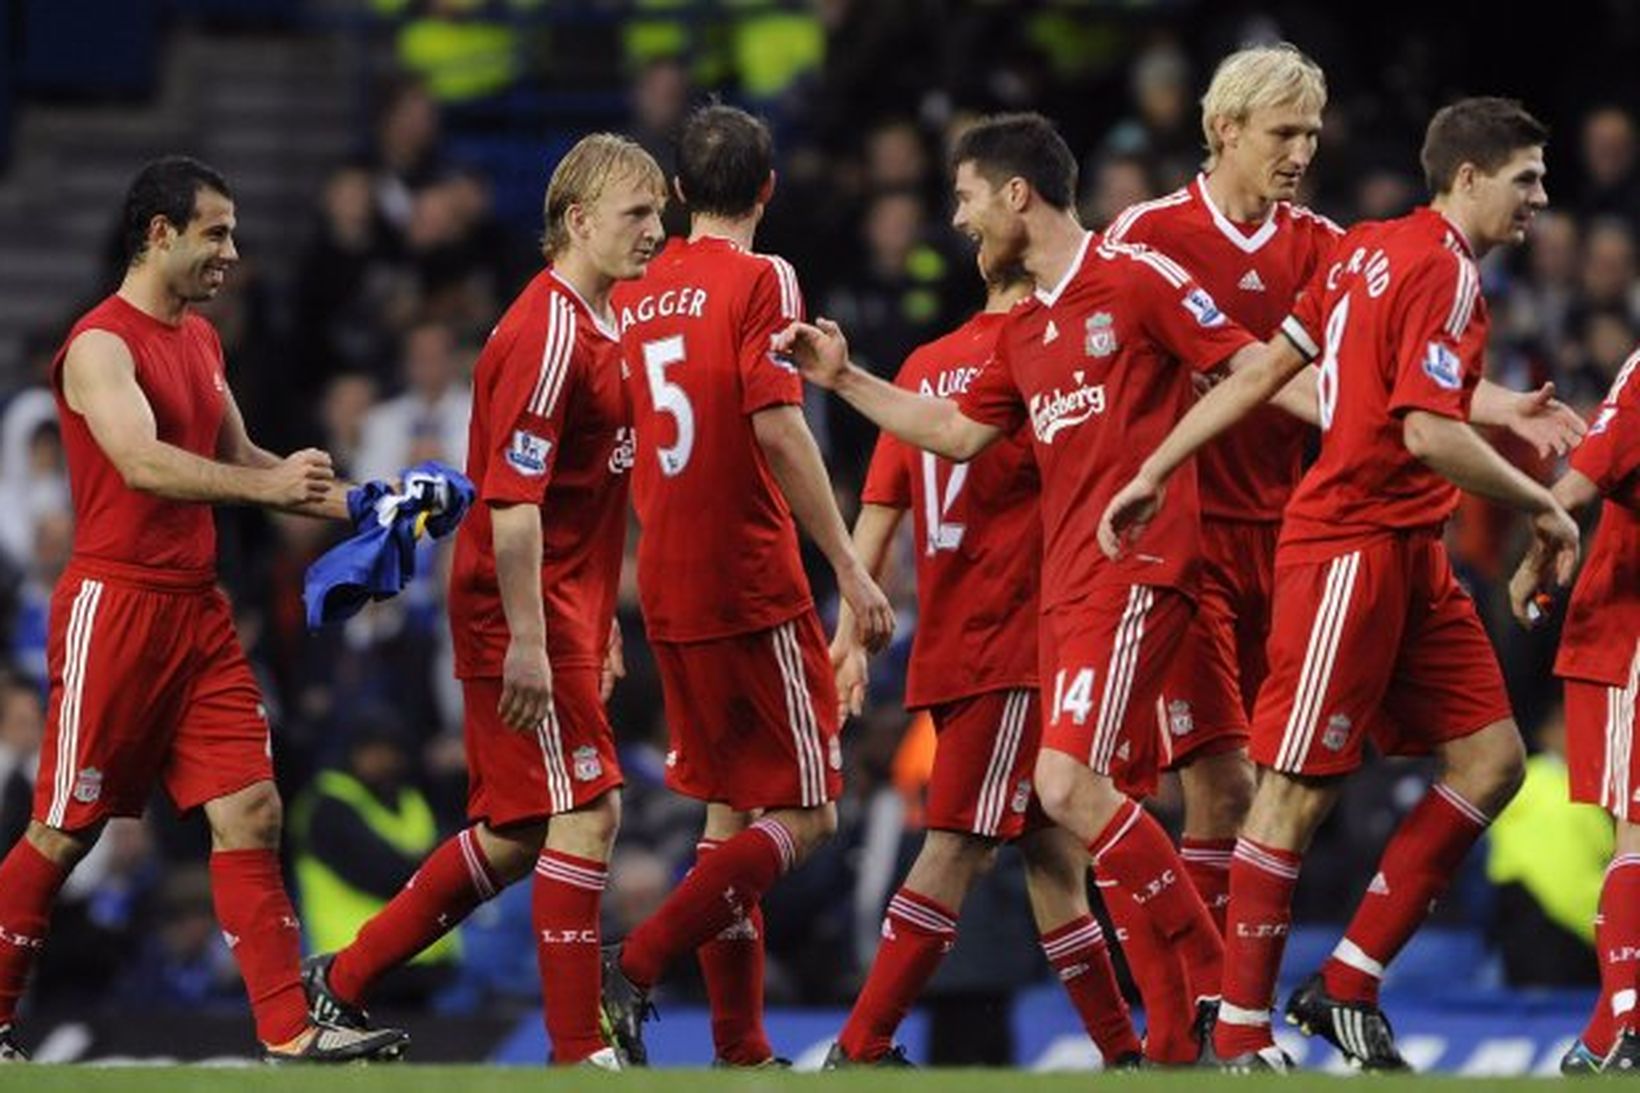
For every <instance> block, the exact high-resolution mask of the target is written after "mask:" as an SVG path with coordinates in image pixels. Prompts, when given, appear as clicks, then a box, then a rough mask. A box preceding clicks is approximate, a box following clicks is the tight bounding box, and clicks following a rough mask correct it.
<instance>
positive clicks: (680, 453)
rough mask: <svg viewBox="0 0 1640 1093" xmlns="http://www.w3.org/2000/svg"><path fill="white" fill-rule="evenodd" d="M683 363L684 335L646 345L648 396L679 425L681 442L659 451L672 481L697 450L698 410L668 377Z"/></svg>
mask: <svg viewBox="0 0 1640 1093" xmlns="http://www.w3.org/2000/svg"><path fill="white" fill-rule="evenodd" d="M682 363H683V335H682V334H674V335H672V336H671V337H670V338H657V339H656V340H655V341H652V342H644V343H643V371H644V375H645V376H646V377H647V378H648V380H649V397H650V400H651V401H652V402H654V404H655V410H656V412H657V413H662V414H671V415H672V420H674V421H676V422H677V424H678V440H677V443H675V444H673V445H672V446H671V447H669V448H659V449H657V450H656V452H655V454H656V455H657V456H659V457H660V461H661V473H662V474H664V475H666V476H667V477H668V478H671V477H673V476H675V475H679V474H682V473H683V468H685V467H687V466H688V465H689V456H690V454H691V453H693V452H694V450H695V408H694V407H693V406H691V405H689V395H688V394H687V393H686V392H685V391H684V389H683V388H682V387H680V386H678V385H677V384H675V383H672V382H670V381H668V380H667V378H666V369H667V367H668V366H669V365H674V364H682Z"/></svg>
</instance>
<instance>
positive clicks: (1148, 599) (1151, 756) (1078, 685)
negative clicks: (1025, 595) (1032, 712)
mask: <svg viewBox="0 0 1640 1093" xmlns="http://www.w3.org/2000/svg"><path fill="white" fill-rule="evenodd" d="M1194 611H1195V605H1194V604H1192V603H1191V601H1190V597H1188V596H1186V595H1184V594H1183V593H1182V592H1179V591H1177V590H1175V589H1172V588H1158V587H1153V586H1150V585H1137V584H1136V585H1112V586H1110V587H1107V588H1102V589H1098V590H1096V591H1095V592H1093V593H1092V594H1091V595H1089V596H1088V598H1086V599H1084V600H1081V601H1079V602H1077V603H1074V604H1067V605H1064V606H1060V607H1055V608H1052V609H1050V610H1048V611H1045V612H1044V613H1043V615H1042V630H1041V639H1040V653H1039V655H1040V656H1041V658H1042V679H1043V681H1044V685H1043V689H1042V693H1043V696H1044V697H1047V698H1049V699H1050V701H1049V703H1048V706H1047V709H1046V710H1045V711H1044V714H1045V716H1046V717H1047V728H1046V729H1045V730H1044V731H1043V734H1042V746H1043V747H1045V748H1052V749H1053V750H1055V751H1062V752H1064V753H1066V754H1067V755H1071V756H1074V757H1075V758H1076V759H1077V760H1078V761H1080V762H1083V763H1086V764H1087V765H1088V766H1089V767H1090V768H1092V770H1093V771H1094V772H1095V773H1097V774H1104V775H1108V776H1109V777H1111V778H1112V779H1114V780H1115V781H1116V784H1117V785H1118V786H1119V787H1120V788H1121V789H1122V790H1123V792H1125V793H1129V794H1132V795H1134V796H1147V795H1149V794H1151V793H1153V792H1155V790H1156V774H1157V760H1158V758H1159V756H1158V747H1157V735H1158V730H1157V727H1156V722H1157V716H1158V714H1157V710H1158V706H1159V700H1160V698H1161V691H1162V679H1163V677H1164V676H1165V675H1166V673H1167V667H1168V664H1169V663H1170V662H1171V661H1172V659H1173V654H1174V652H1175V651H1176V650H1177V649H1178V647H1179V643H1180V642H1181V641H1183V640H1184V635H1185V632H1186V631H1187V630H1188V629H1189V628H1190V616H1191V615H1192V614H1193V613H1194Z"/></svg>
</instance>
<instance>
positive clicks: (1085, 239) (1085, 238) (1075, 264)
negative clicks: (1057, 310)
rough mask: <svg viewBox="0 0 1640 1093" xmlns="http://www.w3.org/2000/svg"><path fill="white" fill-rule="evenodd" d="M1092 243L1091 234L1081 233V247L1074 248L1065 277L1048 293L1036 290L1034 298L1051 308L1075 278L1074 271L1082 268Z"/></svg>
mask: <svg viewBox="0 0 1640 1093" xmlns="http://www.w3.org/2000/svg"><path fill="white" fill-rule="evenodd" d="M1092 241H1093V233H1092V232H1083V233H1082V245H1081V246H1080V247H1077V248H1076V257H1075V258H1073V259H1072V260H1071V267H1070V269H1067V270H1066V271H1065V276H1063V277H1061V278H1060V279H1059V283H1058V284H1057V285H1055V286H1053V288H1052V289H1050V290H1049V291H1047V292H1043V291H1042V290H1041V289H1040V288H1039V289H1037V290H1036V298H1037V299H1038V300H1041V301H1042V302H1043V303H1044V304H1046V305H1047V306H1049V307H1052V306H1053V305H1054V304H1055V303H1056V302H1057V301H1058V300H1059V297H1060V296H1061V295H1062V294H1063V293H1064V291H1065V287H1066V286H1067V285H1069V284H1070V283H1071V278H1072V277H1075V276H1076V271H1077V270H1079V269H1081V268H1082V263H1083V262H1085V261H1086V260H1087V257H1088V244H1089V243H1091V242H1092Z"/></svg>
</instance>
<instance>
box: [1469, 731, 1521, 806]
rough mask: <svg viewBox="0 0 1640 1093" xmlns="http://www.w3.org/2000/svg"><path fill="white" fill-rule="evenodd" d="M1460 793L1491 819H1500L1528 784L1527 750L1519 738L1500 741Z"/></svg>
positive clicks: (1478, 763) (1489, 751) (1488, 753)
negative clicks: (1505, 808)
mask: <svg viewBox="0 0 1640 1093" xmlns="http://www.w3.org/2000/svg"><path fill="white" fill-rule="evenodd" d="M1474 766H1475V768H1476V769H1475V770H1473V771H1472V772H1471V777H1470V778H1468V779H1466V781H1467V782H1469V785H1467V786H1465V787H1464V788H1463V789H1461V790H1460V791H1459V792H1460V793H1462V794H1463V796H1465V797H1466V798H1469V800H1470V803H1472V804H1473V805H1475V807H1477V808H1479V809H1480V810H1481V811H1482V812H1484V813H1486V814H1487V815H1488V816H1496V815H1497V814H1498V813H1499V812H1502V811H1503V808H1504V806H1505V805H1507V804H1508V803H1509V802H1510V801H1512V800H1513V799H1514V797H1515V794H1516V793H1519V792H1520V787H1521V785H1522V783H1524V782H1525V781H1526V749H1525V747H1524V746H1522V744H1521V742H1520V737H1519V736H1518V735H1515V736H1511V737H1508V738H1504V739H1500V740H1499V741H1497V743H1496V744H1495V745H1494V746H1492V747H1489V748H1488V749H1487V750H1486V754H1485V756H1484V757H1483V758H1482V759H1480V760H1479V761H1478V762H1477V763H1475V764H1474Z"/></svg>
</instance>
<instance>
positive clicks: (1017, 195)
mask: <svg viewBox="0 0 1640 1093" xmlns="http://www.w3.org/2000/svg"><path fill="white" fill-rule="evenodd" d="M1025 189H1028V185H1027V183H1026V182H1025V180H1024V179H1020V178H1011V179H1008V180H1007V181H1006V182H1004V183H1002V185H1000V186H993V185H992V184H991V181H990V180H989V179H988V178H986V177H985V176H984V175H983V174H981V173H980V172H979V171H978V170H977V169H976V168H975V166H974V161H973V160H964V161H963V162H962V163H959V164H957V174H956V180H955V183H954V185H953V196H954V197H955V198H956V211H955V212H953V213H952V215H951V224H952V226H953V227H955V228H956V229H957V230H958V231H959V232H962V233H963V234H964V235H966V236H968V238H970V239H972V240H973V241H974V242H975V243H977V244H978V245H979V264H980V268H981V269H982V270H999V269H1003V268H1006V267H1008V266H1014V265H1018V264H1019V263H1020V261H1021V259H1022V258H1023V257H1024V254H1025V244H1026V231H1025V218H1024V216H1023V215H1022V213H1021V210H1022V207H1023V206H1022V197H1023V193H1022V192H1021V191H1023V190H1025Z"/></svg>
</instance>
